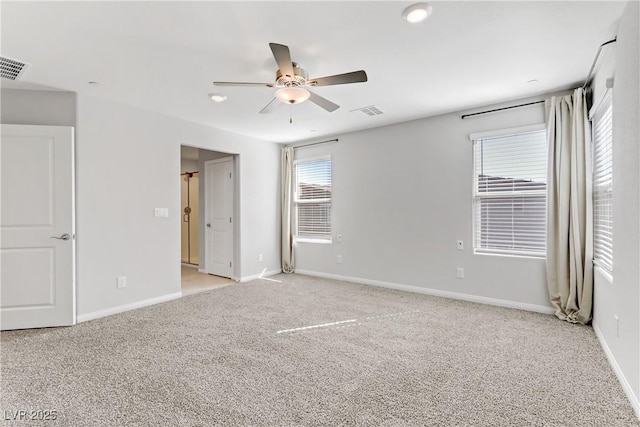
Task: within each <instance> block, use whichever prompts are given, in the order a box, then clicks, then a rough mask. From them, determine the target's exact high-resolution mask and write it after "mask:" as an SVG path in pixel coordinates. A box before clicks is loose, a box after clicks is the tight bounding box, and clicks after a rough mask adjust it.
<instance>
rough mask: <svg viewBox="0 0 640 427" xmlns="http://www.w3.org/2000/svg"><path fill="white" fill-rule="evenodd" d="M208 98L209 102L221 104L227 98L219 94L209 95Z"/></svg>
mask: <svg viewBox="0 0 640 427" xmlns="http://www.w3.org/2000/svg"><path fill="white" fill-rule="evenodd" d="M209 98H211V100H212V101H215V102H223V101H226V100H227V96H226V95H222V94H220V93H210V94H209Z"/></svg>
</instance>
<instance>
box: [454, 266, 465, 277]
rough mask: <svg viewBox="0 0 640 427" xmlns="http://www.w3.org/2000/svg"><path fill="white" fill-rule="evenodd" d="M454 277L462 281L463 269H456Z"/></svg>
mask: <svg viewBox="0 0 640 427" xmlns="http://www.w3.org/2000/svg"><path fill="white" fill-rule="evenodd" d="M456 277H457V278H458V279H464V268H459V267H458V268H456Z"/></svg>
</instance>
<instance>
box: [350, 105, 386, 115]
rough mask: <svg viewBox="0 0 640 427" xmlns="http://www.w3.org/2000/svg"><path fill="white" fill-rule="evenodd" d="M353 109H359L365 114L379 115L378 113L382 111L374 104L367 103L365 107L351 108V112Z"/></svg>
mask: <svg viewBox="0 0 640 427" xmlns="http://www.w3.org/2000/svg"><path fill="white" fill-rule="evenodd" d="M354 111H360V112H362V113H363V114H366V115H367V116H379V115H380V114H383V113H384V112H383V111H382V110H381V109H379V108H378V107H376V106H375V105H369V106H367V107H361V108H356V109H355V110H351V112H352V113H353V112H354Z"/></svg>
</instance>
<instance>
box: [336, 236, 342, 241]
mask: <svg viewBox="0 0 640 427" xmlns="http://www.w3.org/2000/svg"><path fill="white" fill-rule="evenodd" d="M336 239H338V242H342V234H338V235H337V236H336Z"/></svg>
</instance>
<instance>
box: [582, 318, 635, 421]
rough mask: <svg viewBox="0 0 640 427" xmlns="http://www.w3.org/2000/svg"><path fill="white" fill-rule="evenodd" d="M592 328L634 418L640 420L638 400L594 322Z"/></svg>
mask: <svg viewBox="0 0 640 427" xmlns="http://www.w3.org/2000/svg"><path fill="white" fill-rule="evenodd" d="M592 326H593V331H594V332H595V333H596V337H597V338H598V341H600V346H601V347H602V350H604V354H605V356H606V357H607V360H608V361H609V365H611V369H613V372H614V373H615V374H616V377H617V378H618V381H620V385H621V386H622V389H623V390H624V393H625V394H626V395H627V398H628V399H629V402H630V403H631V406H632V407H633V411H634V412H635V413H636V417H637V418H638V419H640V401H639V400H638V397H637V396H636V395H635V394H634V393H633V389H632V388H631V385H630V384H629V381H627V378H626V377H625V376H624V372H622V369H620V366H619V365H618V362H617V361H616V358H615V357H614V355H613V352H612V351H611V349H610V348H609V345H608V344H607V341H606V340H605V338H604V334H603V333H602V331H600V328H599V327H598V324H597V323H596V322H592Z"/></svg>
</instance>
